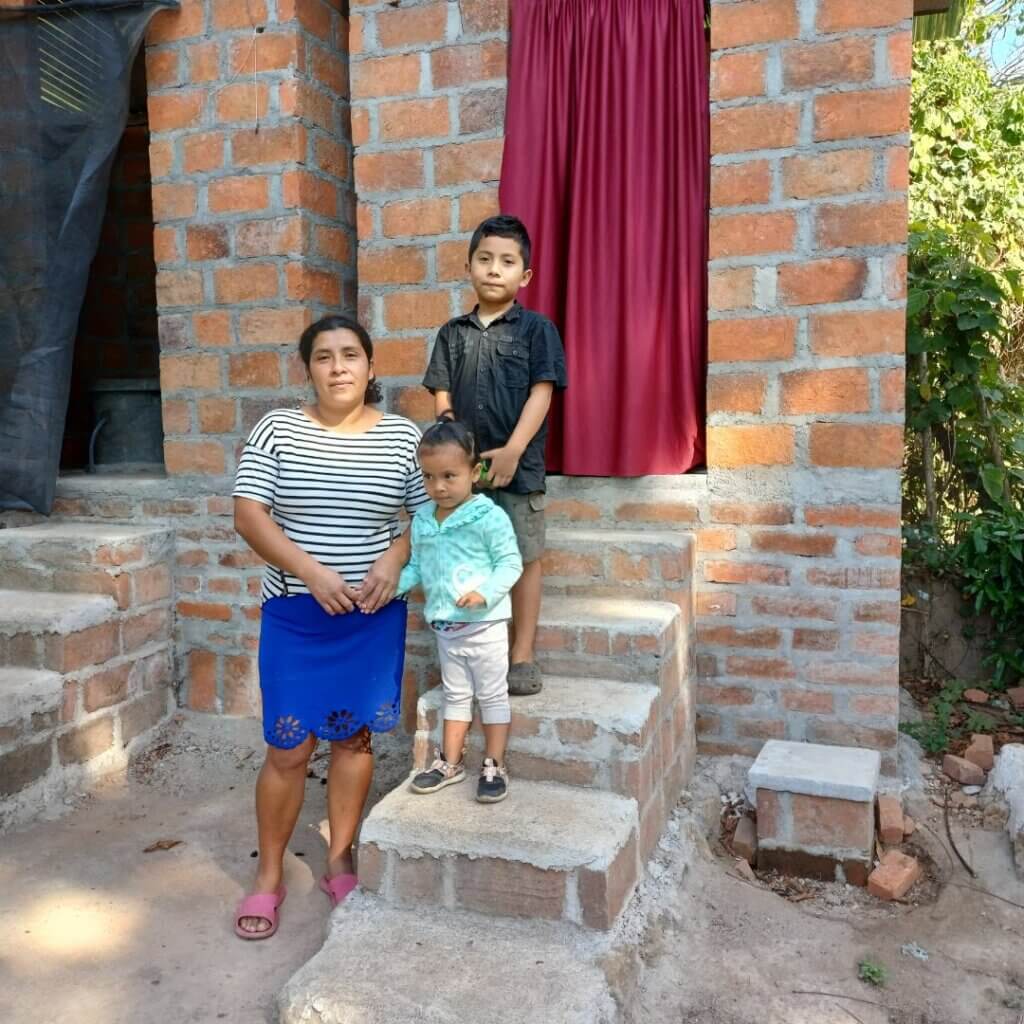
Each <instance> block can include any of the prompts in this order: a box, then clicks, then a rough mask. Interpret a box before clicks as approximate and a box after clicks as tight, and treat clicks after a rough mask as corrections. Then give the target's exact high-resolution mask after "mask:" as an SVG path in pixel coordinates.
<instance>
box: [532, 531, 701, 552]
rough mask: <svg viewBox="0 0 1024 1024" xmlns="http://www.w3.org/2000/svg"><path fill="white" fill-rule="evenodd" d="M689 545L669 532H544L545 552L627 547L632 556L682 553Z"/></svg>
mask: <svg viewBox="0 0 1024 1024" xmlns="http://www.w3.org/2000/svg"><path fill="white" fill-rule="evenodd" d="M692 546H693V537H692V536H691V535H690V534H688V533H679V532H677V531H671V530H587V529H580V528H577V527H572V526H554V527H550V528H549V529H548V531H547V547H548V549H549V550H552V549H559V548H577V547H599V548H601V549H602V550H606V549H608V548H627V549H628V550H629V551H631V552H633V553H641V552H643V553H646V552H648V551H686V550H687V549H688V548H690V547H692Z"/></svg>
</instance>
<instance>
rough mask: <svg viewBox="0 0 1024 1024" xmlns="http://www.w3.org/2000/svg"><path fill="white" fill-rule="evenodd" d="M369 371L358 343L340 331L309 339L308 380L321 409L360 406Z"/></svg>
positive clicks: (327, 332) (353, 337) (351, 333)
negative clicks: (310, 345) (323, 407)
mask: <svg viewBox="0 0 1024 1024" xmlns="http://www.w3.org/2000/svg"><path fill="white" fill-rule="evenodd" d="M372 371H373V367H372V366H371V364H370V361H369V359H367V357H366V353H365V352H364V351H363V346H362V345H361V344H360V343H359V339H358V338H357V337H356V336H355V334H353V332H352V331H349V330H346V329H345V328H343V327H341V328H338V329H337V330H333V331H321V332H320V333H319V334H318V335H317V336H316V337H315V338H314V339H313V350H312V352H310V355H309V378H310V380H311V381H312V382H313V387H314V388H315V389H316V397H317V400H318V401H319V402H320V404H321V405H327V406H339V407H340V406H344V407H352V406H355V405H361V404H362V403H363V401H364V399H365V396H366V388H367V386H368V385H369V383H370V380H371V376H370V375H371V373H372Z"/></svg>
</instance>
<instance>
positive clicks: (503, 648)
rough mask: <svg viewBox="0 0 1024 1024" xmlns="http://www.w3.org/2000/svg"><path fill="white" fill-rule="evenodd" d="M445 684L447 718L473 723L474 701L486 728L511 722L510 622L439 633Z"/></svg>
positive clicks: (442, 674) (442, 672)
mask: <svg viewBox="0 0 1024 1024" xmlns="http://www.w3.org/2000/svg"><path fill="white" fill-rule="evenodd" d="M437 652H438V655H439V657H440V659H441V679H442V681H443V683H444V717H445V718H446V719H450V720H451V721H453V722H472V721H473V698H474V697H476V702H477V704H478V705H479V706H480V721H481V722H483V723H484V725H500V724H502V723H504V722H510V721H511V720H512V709H511V708H510V707H509V702H508V623H507V622H504V621H502V622H488V623H487V624H486V625H484V626H483V627H482V628H479V629H478V628H473V627H470V628H469V629H468V630H467V631H466V633H459V632H455V633H440V632H439V633H437Z"/></svg>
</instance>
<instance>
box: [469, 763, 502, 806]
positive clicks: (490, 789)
mask: <svg viewBox="0 0 1024 1024" xmlns="http://www.w3.org/2000/svg"><path fill="white" fill-rule="evenodd" d="M507 796H508V769H506V768H505V767H504V766H503V765H500V764H498V762H497V761H495V760H494V758H493V757H485V758H484V763H483V766H482V767H481V769H480V781H479V782H477V784H476V799H477V803H481V804H496V803H500V802H501V801H502V800H504V799H505V797H507Z"/></svg>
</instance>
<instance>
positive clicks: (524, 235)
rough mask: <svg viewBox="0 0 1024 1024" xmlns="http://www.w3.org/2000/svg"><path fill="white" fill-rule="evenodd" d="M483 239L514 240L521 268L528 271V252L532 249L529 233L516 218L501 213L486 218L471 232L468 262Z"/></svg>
mask: <svg viewBox="0 0 1024 1024" xmlns="http://www.w3.org/2000/svg"><path fill="white" fill-rule="evenodd" d="M485 238H514V239H515V240H516V242H518V243H519V252H520V253H521V254H522V257H523V268H524V269H525V270H529V269H530V252H531V249H532V246H531V245H530V233H529V232H528V231H527V230H526V225H525V224H524V223H523V222H522V221H521V220H520V219H519V218H518V217H513V216H512V215H511V214H509V213H503V214H500V215H499V216H497V217H488V218H487V220H485V221H484V222H483V223H482V224H481V225H480V226H479V227H478V228H477V229H476V231H474V232H473V237H472V238H471V239H470V240H469V259H470V262H472V260H473V253H475V252H476V251H477V249H479V248H480V243H481V242H482V241H483V240H484V239H485Z"/></svg>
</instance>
